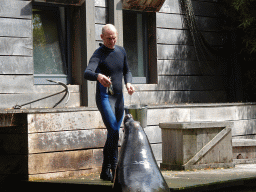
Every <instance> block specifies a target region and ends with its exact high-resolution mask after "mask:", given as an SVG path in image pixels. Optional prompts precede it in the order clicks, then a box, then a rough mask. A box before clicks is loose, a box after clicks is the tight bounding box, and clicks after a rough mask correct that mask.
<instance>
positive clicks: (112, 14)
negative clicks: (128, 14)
mask: <svg viewBox="0 0 256 192" xmlns="http://www.w3.org/2000/svg"><path fill="white" fill-rule="evenodd" d="M108 7H109V8H108V13H109V21H108V22H109V23H112V24H113V25H115V27H116V29H117V32H118V38H117V42H116V44H117V45H119V46H123V9H122V2H121V1H120V0H111V1H108Z"/></svg>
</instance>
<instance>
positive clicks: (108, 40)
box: [100, 30, 117, 49]
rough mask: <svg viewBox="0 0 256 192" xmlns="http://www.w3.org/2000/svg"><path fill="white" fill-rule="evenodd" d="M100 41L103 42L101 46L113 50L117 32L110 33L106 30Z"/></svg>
mask: <svg viewBox="0 0 256 192" xmlns="http://www.w3.org/2000/svg"><path fill="white" fill-rule="evenodd" d="M100 37H101V39H102V40H103V44H104V45H105V46H106V47H108V48H110V49H114V48H115V44H116V41H117V32H114V31H111V30H106V31H105V32H104V34H101V36H100Z"/></svg>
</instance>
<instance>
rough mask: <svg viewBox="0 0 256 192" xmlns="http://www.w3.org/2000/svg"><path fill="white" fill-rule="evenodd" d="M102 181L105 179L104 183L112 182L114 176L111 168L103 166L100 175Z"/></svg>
mask: <svg viewBox="0 0 256 192" xmlns="http://www.w3.org/2000/svg"><path fill="white" fill-rule="evenodd" d="M100 179H103V180H104V181H112V180H113V176H112V174H111V172H110V166H104V165H102V171H101V174H100Z"/></svg>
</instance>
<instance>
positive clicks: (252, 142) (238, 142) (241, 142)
mask: <svg viewBox="0 0 256 192" xmlns="http://www.w3.org/2000/svg"><path fill="white" fill-rule="evenodd" d="M232 146H233V147H246V146H256V139H232Z"/></svg>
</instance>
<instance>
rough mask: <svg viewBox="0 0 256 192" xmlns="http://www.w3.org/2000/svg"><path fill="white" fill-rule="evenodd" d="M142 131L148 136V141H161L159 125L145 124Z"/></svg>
mask: <svg viewBox="0 0 256 192" xmlns="http://www.w3.org/2000/svg"><path fill="white" fill-rule="evenodd" d="M144 131H145V133H146V135H147V137H148V140H149V142H150V143H151V144H152V143H162V136H161V133H162V132H161V129H160V128H159V126H147V127H146V128H144Z"/></svg>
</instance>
